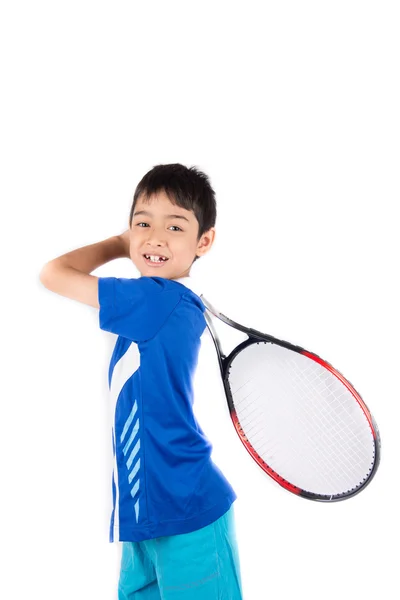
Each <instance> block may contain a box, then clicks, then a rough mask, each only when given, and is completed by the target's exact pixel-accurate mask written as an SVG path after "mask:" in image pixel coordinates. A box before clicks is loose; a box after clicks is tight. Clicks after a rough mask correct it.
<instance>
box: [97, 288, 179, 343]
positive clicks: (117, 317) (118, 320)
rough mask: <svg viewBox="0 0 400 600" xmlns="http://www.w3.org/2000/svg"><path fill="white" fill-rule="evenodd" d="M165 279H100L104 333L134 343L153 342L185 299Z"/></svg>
mask: <svg viewBox="0 0 400 600" xmlns="http://www.w3.org/2000/svg"><path fill="white" fill-rule="evenodd" d="M168 281H169V280H168V279H164V278H162V277H139V278H133V279H127V278H123V277H121V278H119V277H99V278H98V300H99V305H100V311H99V325H100V329H103V330H104V331H109V332H111V333H115V334H117V335H121V336H122V337H125V338H128V339H130V340H132V341H134V342H144V341H146V340H149V339H151V338H153V337H154V336H155V335H156V334H157V333H158V331H159V330H160V329H161V328H162V326H163V325H164V323H165V322H166V321H167V319H168V317H169V316H170V315H171V313H172V312H173V311H174V309H175V308H176V307H177V305H178V304H179V302H180V300H181V298H182V295H183V294H182V291H181V290H179V289H177V286H169V285H168Z"/></svg>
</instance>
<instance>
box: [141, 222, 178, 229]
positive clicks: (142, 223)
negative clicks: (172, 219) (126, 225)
mask: <svg viewBox="0 0 400 600" xmlns="http://www.w3.org/2000/svg"><path fill="white" fill-rule="evenodd" d="M141 225H148V223H145V222H144V221H140V223H136V227H140V226H141ZM171 227H175V229H176V230H178V231H183V229H181V228H180V227H178V226H177V225H171Z"/></svg>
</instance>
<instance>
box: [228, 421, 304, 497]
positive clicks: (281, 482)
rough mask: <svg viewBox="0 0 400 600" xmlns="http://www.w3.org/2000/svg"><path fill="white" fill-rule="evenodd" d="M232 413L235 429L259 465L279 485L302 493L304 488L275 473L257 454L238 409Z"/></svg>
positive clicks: (295, 492)
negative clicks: (244, 429)
mask: <svg viewBox="0 0 400 600" xmlns="http://www.w3.org/2000/svg"><path fill="white" fill-rule="evenodd" d="M230 415H231V419H232V421H233V424H234V426H235V429H236V431H237V433H238V435H239V437H240V439H241V441H242V443H243V445H244V447H245V448H246V450H247V451H248V452H249V454H250V455H251V456H252V457H253V458H254V460H255V461H256V462H257V463H258V464H259V466H260V467H261V468H262V469H263V471H266V472H267V473H268V475H269V476H270V477H272V479H275V481H276V482H277V483H279V485H281V486H282V487H284V488H286V489H287V490H289V492H292V493H293V494H301V492H302V490H301V489H300V488H298V487H296V486H295V485H292V484H291V483H289V482H288V481H286V479H283V477H281V476H280V475H278V473H275V471H274V470H273V469H271V467H270V466H269V465H268V464H267V463H266V462H265V461H264V460H263V459H262V458H261V456H260V455H259V454H257V452H256V451H255V450H254V448H253V446H252V445H251V444H250V442H249V440H248V438H247V436H246V434H245V433H244V431H243V429H242V427H241V425H240V422H239V419H238V416H237V414H236V411H235V410H231V411H230Z"/></svg>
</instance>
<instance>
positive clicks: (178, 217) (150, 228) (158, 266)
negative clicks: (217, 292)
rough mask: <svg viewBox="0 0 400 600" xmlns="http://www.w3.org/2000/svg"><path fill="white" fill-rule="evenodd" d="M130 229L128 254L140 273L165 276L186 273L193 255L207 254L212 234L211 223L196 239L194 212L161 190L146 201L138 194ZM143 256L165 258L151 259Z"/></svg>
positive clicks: (170, 276) (172, 277)
mask: <svg viewBox="0 0 400 600" xmlns="http://www.w3.org/2000/svg"><path fill="white" fill-rule="evenodd" d="M172 215H174V216H172ZM130 231H131V236H130V256H131V259H132V262H133V263H134V265H135V266H136V268H137V269H138V270H139V271H140V274H141V275H142V276H145V277H164V278H165V279H178V278H179V277H187V276H188V275H189V271H190V268H191V266H192V263H193V260H194V258H195V256H196V255H197V256H203V255H204V254H206V252H208V251H209V249H210V248H211V246H212V244H213V241H214V237H215V229H214V228H213V227H212V228H211V229H210V230H209V231H206V232H205V233H204V234H203V235H202V236H201V238H200V240H197V235H198V231H199V223H198V221H197V219H196V217H195V215H194V213H193V212H192V211H189V210H185V209H184V208H181V207H180V206H176V205H175V204H172V202H171V201H170V200H169V198H168V196H167V194H166V193H165V192H164V191H162V192H159V193H158V194H156V195H153V196H151V197H150V200H149V202H143V200H142V197H139V198H138V200H137V202H136V206H135V211H134V213H133V217H132V225H131V228H130ZM146 256H152V257H154V256H156V257H157V256H163V257H165V258H167V259H168V260H165V261H164V260H162V259H161V260H160V261H159V262H152V260H151V259H148V258H146Z"/></svg>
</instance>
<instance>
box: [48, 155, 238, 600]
mask: <svg viewBox="0 0 400 600" xmlns="http://www.w3.org/2000/svg"><path fill="white" fill-rule="evenodd" d="M215 220H216V204H215V193H214V191H213V189H212V187H211V185H210V182H209V180H208V178H207V176H206V175H205V174H204V173H202V172H201V171H198V170H197V169H195V168H194V167H191V168H190V169H188V168H187V167H184V166H183V165H181V164H170V165H157V166H155V167H154V168H153V169H152V170H151V171H149V172H148V173H147V174H146V175H145V176H144V177H143V178H142V180H141V181H140V182H139V184H138V186H137V188H136V190H135V194H134V198H133V204H132V208H131V211H130V216H129V229H128V230H127V231H125V232H124V233H123V234H121V235H117V236H114V237H111V238H108V239H106V240H104V241H103V242H99V243H97V244H92V245H89V246H84V247H83V248H79V249H78V250H75V251H73V252H69V253H67V254H64V255H63V256H60V257H58V258H56V259H54V260H52V261H50V262H49V263H47V264H46V265H45V266H44V267H43V270H42V272H41V275H40V279H41V281H42V283H43V284H44V285H45V287H47V288H48V289H50V290H52V291H54V292H56V293H58V294H62V295H64V296H67V297H68V298H72V299H74V300H78V301H80V302H84V303H86V304H89V305H91V306H93V307H95V308H99V309H100V310H99V325H100V328H101V329H103V330H105V331H109V332H112V333H114V334H117V335H118V338H117V341H116V344H115V347H114V351H113V354H112V357H111V362H110V369H109V387H110V396H111V400H112V403H113V412H114V415H115V417H114V423H113V431H112V433H113V455H114V467H113V484H112V494H113V510H112V515H111V524H110V542H114V541H121V542H122V558H121V570H120V577H119V584H118V598H119V600H134V599H139V598H140V599H141V600H154V599H157V600H160V599H161V598H162V599H163V600H189V599H190V600H241V598H242V591H241V577H240V566H239V555H238V549H237V543H236V537H235V526H234V514H233V506H232V504H233V502H234V500H235V499H236V497H237V496H236V493H235V491H234V490H233V488H232V487H231V485H230V484H229V482H228V481H227V479H226V478H225V476H224V475H223V474H222V472H221V471H220V469H219V468H218V467H217V465H215V463H214V462H213V461H212V460H211V457H210V455H211V450H212V445H211V444H210V442H209V441H208V440H207V438H206V436H205V435H204V433H203V431H202V430H201V428H200V425H199V424H198V422H197V420H196V418H195V416H194V414H193V410H192V405H193V401H194V390H193V385H192V383H193V375H194V372H195V369H196V366H197V362H198V354H199V350H200V347H201V339H202V336H203V333H204V332H205V331H206V321H205V318H204V311H205V307H204V305H203V303H202V302H201V299H200V298H199V295H198V294H199V290H198V289H197V286H196V284H195V283H194V282H193V280H192V278H191V277H190V269H191V267H192V265H193V263H194V262H195V261H196V260H198V258H200V257H201V256H204V255H205V254H206V253H207V252H208V251H209V250H210V248H211V246H212V244H213V241H214V237H215V228H214V225H215ZM121 257H127V258H130V259H131V260H132V262H133V263H134V265H135V266H136V267H137V269H138V271H139V272H140V274H141V276H140V277H139V278H133V279H125V278H115V277H95V276H93V275H90V273H91V271H93V270H94V269H96V268H98V267H99V266H100V265H102V264H104V263H106V262H108V261H110V260H112V259H115V258H121Z"/></svg>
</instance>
